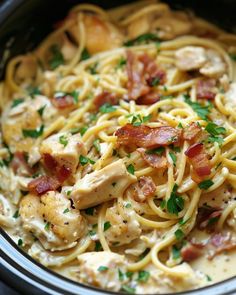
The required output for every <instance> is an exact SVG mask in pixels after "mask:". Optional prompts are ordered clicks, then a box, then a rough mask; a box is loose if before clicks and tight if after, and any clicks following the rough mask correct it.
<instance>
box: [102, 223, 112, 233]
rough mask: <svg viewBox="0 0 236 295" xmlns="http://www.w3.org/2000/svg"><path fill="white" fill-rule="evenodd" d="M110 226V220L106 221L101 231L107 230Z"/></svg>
mask: <svg viewBox="0 0 236 295" xmlns="http://www.w3.org/2000/svg"><path fill="white" fill-rule="evenodd" d="M110 227H111V223H110V221H106V222H105V223H104V225H103V231H106V230H108V229H109V228H110Z"/></svg>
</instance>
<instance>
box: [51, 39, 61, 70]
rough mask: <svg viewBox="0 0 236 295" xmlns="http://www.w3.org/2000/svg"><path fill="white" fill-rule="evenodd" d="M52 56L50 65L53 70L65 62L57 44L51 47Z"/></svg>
mask: <svg viewBox="0 0 236 295" xmlns="http://www.w3.org/2000/svg"><path fill="white" fill-rule="evenodd" d="M50 52H51V58H50V59H49V66H50V68H51V70H55V69H56V68H57V67H59V66H60V65H63V64H64V62H65V61H64V57H63V55H62V53H61V51H60V49H59V46H58V45H57V44H54V45H52V46H51V47H50Z"/></svg>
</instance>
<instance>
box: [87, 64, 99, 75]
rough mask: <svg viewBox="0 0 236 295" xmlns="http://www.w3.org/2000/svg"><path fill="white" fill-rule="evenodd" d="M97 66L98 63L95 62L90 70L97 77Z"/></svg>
mask: <svg viewBox="0 0 236 295" xmlns="http://www.w3.org/2000/svg"><path fill="white" fill-rule="evenodd" d="M97 66H98V62H95V63H94V64H93V65H91V66H90V67H89V68H88V70H89V72H90V74H91V75H96V74H97Z"/></svg>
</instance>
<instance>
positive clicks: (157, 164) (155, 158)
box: [137, 148, 167, 169]
mask: <svg viewBox="0 0 236 295" xmlns="http://www.w3.org/2000/svg"><path fill="white" fill-rule="evenodd" d="M137 151H138V152H139V153H140V154H141V156H142V158H143V159H144V161H145V162H146V163H147V164H148V165H149V166H151V167H153V168H156V169H161V168H166V167H167V160H166V158H165V157H164V156H159V155H156V154H147V153H146V151H145V149H143V148H139V149H138V150H137Z"/></svg>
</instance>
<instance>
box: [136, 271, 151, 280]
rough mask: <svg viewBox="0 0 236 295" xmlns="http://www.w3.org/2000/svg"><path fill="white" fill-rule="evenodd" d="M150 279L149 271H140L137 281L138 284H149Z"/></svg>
mask: <svg viewBox="0 0 236 295" xmlns="http://www.w3.org/2000/svg"><path fill="white" fill-rule="evenodd" d="M149 277H150V273H149V271H145V270H140V271H139V272H138V278H137V281H138V282H147V280H148V279H149Z"/></svg>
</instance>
